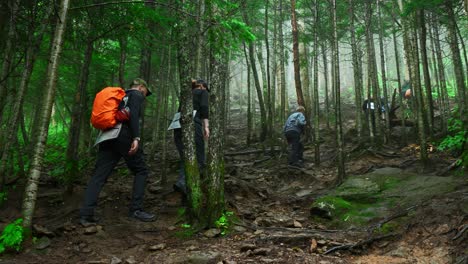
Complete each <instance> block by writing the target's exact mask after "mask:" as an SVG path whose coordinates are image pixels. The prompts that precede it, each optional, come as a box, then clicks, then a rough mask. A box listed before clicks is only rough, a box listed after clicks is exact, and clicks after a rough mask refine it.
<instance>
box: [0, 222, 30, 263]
mask: <svg viewBox="0 0 468 264" xmlns="http://www.w3.org/2000/svg"><path fill="white" fill-rule="evenodd" d="M22 223H23V219H22V218H19V219H16V220H15V221H14V222H12V223H10V224H8V225H7V226H6V227H5V229H3V232H2V235H1V236H0V254H1V253H3V252H5V250H6V249H8V248H12V249H15V250H16V251H19V250H20V249H21V243H22V242H23V240H24V228H23V226H22V225H21V224H22Z"/></svg>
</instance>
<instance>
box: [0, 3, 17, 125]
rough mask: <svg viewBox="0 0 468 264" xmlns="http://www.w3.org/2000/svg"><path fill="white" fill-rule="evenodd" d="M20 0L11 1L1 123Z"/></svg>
mask: <svg viewBox="0 0 468 264" xmlns="http://www.w3.org/2000/svg"><path fill="white" fill-rule="evenodd" d="M19 2H20V1H19V0H12V1H11V11H10V23H9V27H8V35H7V39H6V44H5V49H4V50H3V64H2V72H1V75H0V124H1V123H2V119H3V109H4V107H5V104H6V98H7V95H8V85H7V84H8V82H7V79H8V77H9V75H10V68H11V62H12V59H13V55H14V54H15V48H14V47H16V46H15V45H14V42H15V35H16V19H17V15H18V14H17V13H18V6H19Z"/></svg>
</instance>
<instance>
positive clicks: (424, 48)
mask: <svg viewBox="0 0 468 264" xmlns="http://www.w3.org/2000/svg"><path fill="white" fill-rule="evenodd" d="M418 13H419V14H418V18H419V28H420V38H419V43H420V45H419V46H420V50H421V60H422V68H423V76H424V86H425V88H426V97H427V98H423V99H425V100H424V105H425V106H426V107H427V109H429V113H428V121H429V135H432V131H433V129H434V104H433V99H432V85H431V76H430V74H429V62H428V59H427V45H426V40H427V30H426V19H425V12H424V9H421V10H419V12H418Z"/></svg>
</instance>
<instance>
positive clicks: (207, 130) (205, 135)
mask: <svg viewBox="0 0 468 264" xmlns="http://www.w3.org/2000/svg"><path fill="white" fill-rule="evenodd" d="M203 137H204V138H205V140H207V139H208V138H209V137H210V128H209V127H205V128H204V129H203Z"/></svg>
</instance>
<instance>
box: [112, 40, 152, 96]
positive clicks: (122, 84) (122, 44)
mask: <svg viewBox="0 0 468 264" xmlns="http://www.w3.org/2000/svg"><path fill="white" fill-rule="evenodd" d="M119 44H120V61H119V84H120V87H125V79H124V78H125V63H126V61H127V37H126V36H122V37H120V38H119ZM146 81H149V80H146Z"/></svg>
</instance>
